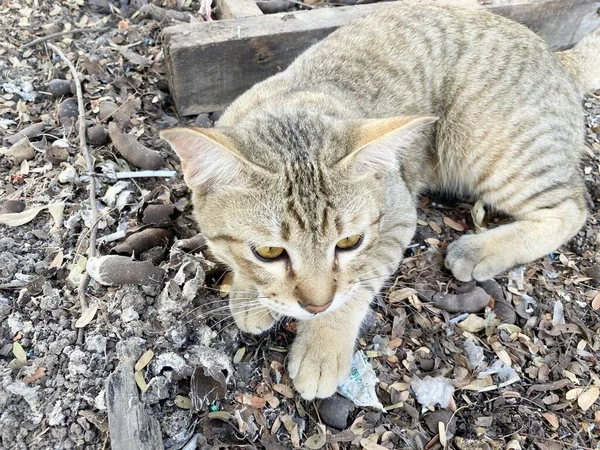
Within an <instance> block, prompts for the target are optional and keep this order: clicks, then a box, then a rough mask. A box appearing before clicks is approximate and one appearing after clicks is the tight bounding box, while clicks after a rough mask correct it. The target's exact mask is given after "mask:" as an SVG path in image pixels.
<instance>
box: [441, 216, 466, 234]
mask: <svg viewBox="0 0 600 450" xmlns="http://www.w3.org/2000/svg"><path fill="white" fill-rule="evenodd" d="M444 223H445V224H446V225H447V226H449V227H450V228H452V229H453V230H456V231H465V226H464V225H463V224H462V223H460V222H456V221H455V220H452V219H451V218H450V217H444Z"/></svg>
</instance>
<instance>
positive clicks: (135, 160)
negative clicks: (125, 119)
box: [108, 122, 164, 170]
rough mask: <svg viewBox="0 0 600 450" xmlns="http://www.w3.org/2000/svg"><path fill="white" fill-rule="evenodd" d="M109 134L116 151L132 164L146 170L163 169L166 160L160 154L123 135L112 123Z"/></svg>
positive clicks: (127, 135)
mask: <svg viewBox="0 0 600 450" xmlns="http://www.w3.org/2000/svg"><path fill="white" fill-rule="evenodd" d="M108 134H110V138H111V140H112V143H113V145H114V146H115V149H116V150H117V151H118V152H119V153H120V154H121V155H123V157H124V158H125V159H126V160H127V161H129V162H130V163H131V164H134V165H136V166H137V167H139V168H140V169H146V170H157V169H160V168H161V167H163V165H164V160H163V157H162V156H161V154H160V153H159V152H157V151H156V150H151V149H149V148H148V147H146V146H145V145H144V144H142V143H141V142H139V141H138V140H137V139H136V138H135V137H134V136H131V135H129V134H125V133H121V130H119V126H118V125H117V124H116V123H114V122H111V123H110V125H109V126H108Z"/></svg>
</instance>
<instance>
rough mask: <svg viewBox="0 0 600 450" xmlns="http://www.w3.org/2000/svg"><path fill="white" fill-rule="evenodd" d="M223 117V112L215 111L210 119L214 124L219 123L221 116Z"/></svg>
mask: <svg viewBox="0 0 600 450" xmlns="http://www.w3.org/2000/svg"><path fill="white" fill-rule="evenodd" d="M222 115H223V111H215V112H212V113H210V118H211V119H212V121H213V123H215V122H217V120H219V119H220V118H221V116H222Z"/></svg>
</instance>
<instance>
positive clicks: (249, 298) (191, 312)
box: [181, 297, 267, 319]
mask: <svg viewBox="0 0 600 450" xmlns="http://www.w3.org/2000/svg"><path fill="white" fill-rule="evenodd" d="M266 298H267V297H248V298H236V299H235V301H246V300H248V301H249V303H250V302H251V301H254V300H260V299H266ZM229 300H230V299H229V298H223V299H221V300H215V301H212V302H207V303H202V304H200V305H198V306H196V307H194V308H192V309H190V310H189V311H186V312H185V313H184V314H183V315H182V316H181V319H183V318H185V317H187V316H189V315H190V314H193V313H194V312H196V311H197V310H199V309H201V308H203V307H205V306H208V305H214V304H215V303H223V302H226V303H227V305H229Z"/></svg>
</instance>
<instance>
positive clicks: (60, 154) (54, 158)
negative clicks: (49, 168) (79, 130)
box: [46, 146, 69, 166]
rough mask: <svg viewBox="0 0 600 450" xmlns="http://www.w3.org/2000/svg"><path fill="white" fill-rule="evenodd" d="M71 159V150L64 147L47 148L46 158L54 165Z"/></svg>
mask: <svg viewBox="0 0 600 450" xmlns="http://www.w3.org/2000/svg"><path fill="white" fill-rule="evenodd" d="M67 159H69V151H68V150H67V149H66V148H64V147H55V146H52V147H50V148H48V149H46V160H47V161H48V162H49V163H51V164H52V165H54V166H58V165H59V164H60V163H61V162H65V161H66V160H67Z"/></svg>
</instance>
